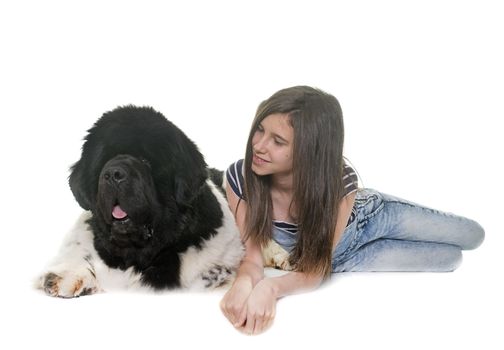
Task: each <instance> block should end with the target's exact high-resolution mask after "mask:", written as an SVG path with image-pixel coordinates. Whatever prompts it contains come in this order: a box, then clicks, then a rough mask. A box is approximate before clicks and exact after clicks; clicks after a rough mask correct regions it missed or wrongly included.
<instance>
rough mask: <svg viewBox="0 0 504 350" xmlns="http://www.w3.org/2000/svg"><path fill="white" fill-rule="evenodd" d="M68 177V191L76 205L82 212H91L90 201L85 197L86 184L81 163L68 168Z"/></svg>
mask: <svg viewBox="0 0 504 350" xmlns="http://www.w3.org/2000/svg"><path fill="white" fill-rule="evenodd" d="M70 171H71V173H70V177H69V178H68V183H69V184H70V189H71V190H72V193H73V195H74V197H75V199H76V200H77V203H79V205H80V206H81V207H82V208H83V209H84V210H91V200H90V198H89V197H88V196H87V194H86V193H87V191H86V187H87V183H86V180H85V176H84V173H83V165H82V161H81V160H79V161H78V162H77V163H75V164H74V165H73V166H72V167H71V168H70Z"/></svg>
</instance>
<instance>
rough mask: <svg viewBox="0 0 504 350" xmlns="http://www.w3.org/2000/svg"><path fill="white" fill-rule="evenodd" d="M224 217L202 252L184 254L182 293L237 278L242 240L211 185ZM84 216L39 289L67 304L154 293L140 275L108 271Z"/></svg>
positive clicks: (194, 250)
mask: <svg viewBox="0 0 504 350" xmlns="http://www.w3.org/2000/svg"><path fill="white" fill-rule="evenodd" d="M207 183H208V185H209V186H210V187H211V190H212V192H213V194H214V195H215V196H216V197H217V200H218V201H219V204H220V206H221V209H222V212H223V223H222V226H221V227H220V228H219V229H218V230H217V233H216V234H215V235H213V236H212V237H211V238H210V239H208V240H206V241H205V242H203V244H202V246H201V249H197V248H196V247H190V248H189V249H187V250H186V251H185V252H183V253H181V254H180V260H181V267H180V281H181V285H182V287H183V288H187V289H191V290H194V289H196V290H201V289H207V288H215V287H218V286H220V285H221V284H223V283H225V282H228V281H229V280H231V279H232V278H233V276H234V272H235V271H234V270H235V269H236V268H237V267H238V265H239V263H240V261H241V259H242V258H243V255H244V249H243V245H242V243H241V239H240V234H239V231H238V228H237V226H236V224H235V221H234V217H233V215H232V214H231V211H230V209H229V207H228V204H227V201H226V199H225V198H224V196H223V194H222V193H221V192H219V190H218V189H217V188H216V187H215V185H214V184H213V182H211V181H210V180H208V181H207ZM90 217H91V213H90V212H84V213H83V214H82V215H81V216H80V217H79V219H78V220H77V222H76V224H75V225H74V227H73V228H72V229H71V230H70V232H69V234H68V235H67V237H66V238H65V240H64V242H63V246H62V247H61V249H60V251H59V253H58V255H57V256H56V258H55V259H54V260H53V261H52V262H51V263H50V264H49V265H48V267H47V268H46V269H45V270H44V272H43V273H42V274H41V277H40V278H38V279H37V281H36V287H37V288H39V289H42V290H44V291H45V292H46V293H47V294H49V295H52V296H59V297H64V298H71V297H76V296H79V295H85V294H93V293H96V292H100V291H106V290H118V289H120V290H124V289H128V290H153V288H151V287H149V286H145V285H144V284H142V282H141V277H142V275H141V274H139V273H136V272H134V271H133V267H130V268H129V269H127V270H125V271H123V270H120V269H115V268H110V267H108V266H107V265H106V264H105V262H104V261H103V260H102V259H101V258H100V256H99V255H98V253H97V251H96V250H95V248H94V245H93V232H92V231H91V228H90V227H89V225H88V224H87V223H86V221H87V220H88V219H89V218H90Z"/></svg>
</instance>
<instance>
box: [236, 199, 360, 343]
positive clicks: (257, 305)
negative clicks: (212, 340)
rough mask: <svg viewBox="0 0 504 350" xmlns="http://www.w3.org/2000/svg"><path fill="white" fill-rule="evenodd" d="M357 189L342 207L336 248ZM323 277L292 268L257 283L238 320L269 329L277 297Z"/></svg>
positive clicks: (247, 328) (246, 327)
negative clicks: (292, 269)
mask: <svg viewBox="0 0 504 350" xmlns="http://www.w3.org/2000/svg"><path fill="white" fill-rule="evenodd" d="M354 200H355V193H351V194H349V195H347V196H345V197H344V198H343V199H342V200H341V202H340V204H339V211H338V221H337V224H336V229H335V232H334V238H333V250H334V248H335V247H336V245H337V243H338V241H339V240H340V238H341V235H342V234H343V231H344V230H345V228H346V224H347V222H348V219H349V218H350V214H351V213H352V207H353V204H354ZM322 281H323V278H322V276H317V275H313V274H307V273H303V272H288V273H286V274H284V275H282V276H279V277H270V278H264V279H262V280H261V281H259V282H258V283H257V285H256V286H255V287H254V290H253V291H252V293H251V294H250V296H249V298H248V301H247V314H242V315H241V316H240V318H239V319H238V320H237V324H241V329H242V330H243V331H244V332H246V333H249V334H257V333H261V332H263V331H264V330H266V329H267V328H268V327H269V326H270V325H271V323H272V322H273V319H274V318H275V312H276V311H275V310H276V300H277V299H278V298H280V297H283V296H286V295H290V294H296V293H300V292H305V291H309V290H313V289H315V288H317V287H318V286H319V285H320V284H321V283H322Z"/></svg>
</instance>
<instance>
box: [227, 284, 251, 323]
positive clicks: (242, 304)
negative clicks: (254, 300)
mask: <svg viewBox="0 0 504 350" xmlns="http://www.w3.org/2000/svg"><path fill="white" fill-rule="evenodd" d="M252 289H253V287H252V281H251V280H250V279H247V278H241V279H236V280H235V282H234V283H233V286H232V287H231V288H230V289H229V290H228V291H227V293H226V294H225V295H224V298H222V300H221V302H220V308H221V310H222V313H223V314H224V316H226V318H227V319H228V320H229V321H230V322H231V323H232V324H233V325H234V326H235V327H239V326H240V325H242V324H243V322H244V321H245V318H246V317H247V299H248V297H249V295H250V293H251V292H252Z"/></svg>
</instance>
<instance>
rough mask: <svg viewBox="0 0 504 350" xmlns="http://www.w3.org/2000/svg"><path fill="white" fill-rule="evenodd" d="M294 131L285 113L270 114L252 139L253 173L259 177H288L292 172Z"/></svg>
mask: <svg viewBox="0 0 504 350" xmlns="http://www.w3.org/2000/svg"><path fill="white" fill-rule="evenodd" d="M293 140H294V129H293V128H292V125H291V124H290V120H289V116H288V114H285V113H275V114H270V115H269V116H267V117H266V118H264V119H263V120H262V122H261V123H260V124H259V126H258V127H257V129H256V130H255V133H254V136H253V137H252V153H253V157H252V171H253V172H254V173H255V174H257V175H260V176H262V175H288V174H290V173H291V172H292V148H293V145H292V143H293Z"/></svg>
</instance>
